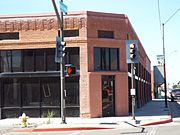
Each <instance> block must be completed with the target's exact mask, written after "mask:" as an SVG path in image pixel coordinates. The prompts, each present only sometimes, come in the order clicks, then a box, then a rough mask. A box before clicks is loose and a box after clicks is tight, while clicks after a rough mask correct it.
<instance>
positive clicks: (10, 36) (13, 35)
mask: <svg viewBox="0 0 180 135" xmlns="http://www.w3.org/2000/svg"><path fill="white" fill-rule="evenodd" d="M0 40H19V32H7V33H0Z"/></svg>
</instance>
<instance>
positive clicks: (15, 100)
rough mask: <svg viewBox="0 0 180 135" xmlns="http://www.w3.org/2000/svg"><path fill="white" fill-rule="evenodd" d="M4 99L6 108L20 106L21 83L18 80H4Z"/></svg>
mask: <svg viewBox="0 0 180 135" xmlns="http://www.w3.org/2000/svg"><path fill="white" fill-rule="evenodd" d="M3 99H4V100H3V103H4V104H3V106H5V107H14V106H20V83H19V82H18V81H17V79H13V80H10V79H7V80H4V88H3Z"/></svg>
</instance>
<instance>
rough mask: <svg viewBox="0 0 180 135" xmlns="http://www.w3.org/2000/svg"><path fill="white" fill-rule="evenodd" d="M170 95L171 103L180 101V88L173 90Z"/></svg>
mask: <svg viewBox="0 0 180 135" xmlns="http://www.w3.org/2000/svg"><path fill="white" fill-rule="evenodd" d="M170 94H171V101H174V100H180V88H176V89H172V91H171V93H170Z"/></svg>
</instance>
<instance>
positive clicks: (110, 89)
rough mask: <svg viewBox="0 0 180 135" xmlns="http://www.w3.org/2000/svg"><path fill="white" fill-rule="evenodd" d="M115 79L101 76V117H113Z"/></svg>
mask: <svg viewBox="0 0 180 135" xmlns="http://www.w3.org/2000/svg"><path fill="white" fill-rule="evenodd" d="M114 94H115V77H114V76H102V116H103V117H110V116H115V95H114Z"/></svg>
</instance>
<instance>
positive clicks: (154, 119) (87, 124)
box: [0, 99, 172, 132]
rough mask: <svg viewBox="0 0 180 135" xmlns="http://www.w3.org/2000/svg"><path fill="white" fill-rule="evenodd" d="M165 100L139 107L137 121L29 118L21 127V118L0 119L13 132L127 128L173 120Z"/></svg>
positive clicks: (123, 118)
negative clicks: (11, 127)
mask: <svg viewBox="0 0 180 135" xmlns="http://www.w3.org/2000/svg"><path fill="white" fill-rule="evenodd" d="M164 106H165V105H164V100H162V99H161V100H152V101H151V102H149V103H147V104H146V105H145V106H143V107H142V108H140V109H137V111H136V113H135V115H136V117H135V118H136V121H134V120H132V117H131V116H127V117H103V118H66V122H67V124H60V123H61V118H52V119H50V124H47V122H48V119H47V118H29V119H28V127H27V128H20V125H19V124H20V120H19V119H4V120H0V127H1V126H5V125H6V126H8V125H9V126H13V127H14V128H15V129H14V130H11V131H12V132H29V131H31V132H46V131H62V130H63V131H67V130H97V129H111V128H127V127H131V126H135V127H136V126H137V127H142V126H148V125H155V124H164V123H169V122H172V117H171V113H170V110H169V108H165V107H164Z"/></svg>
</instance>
